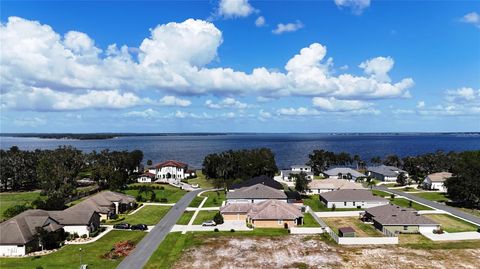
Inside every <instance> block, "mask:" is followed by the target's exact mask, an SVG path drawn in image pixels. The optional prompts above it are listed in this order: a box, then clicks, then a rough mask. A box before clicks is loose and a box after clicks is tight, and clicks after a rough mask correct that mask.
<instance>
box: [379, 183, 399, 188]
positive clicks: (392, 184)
mask: <svg viewBox="0 0 480 269" xmlns="http://www.w3.org/2000/svg"><path fill="white" fill-rule="evenodd" d="M382 186H385V187H387V188H391V187H397V183H385V184H382Z"/></svg>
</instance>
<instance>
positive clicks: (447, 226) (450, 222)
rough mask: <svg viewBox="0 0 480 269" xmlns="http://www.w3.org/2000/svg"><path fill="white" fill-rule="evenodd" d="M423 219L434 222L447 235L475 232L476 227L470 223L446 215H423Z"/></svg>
mask: <svg viewBox="0 0 480 269" xmlns="http://www.w3.org/2000/svg"><path fill="white" fill-rule="evenodd" d="M424 216H425V217H427V218H429V219H431V220H433V221H436V222H438V223H440V224H441V225H442V228H443V230H444V231H446V232H448V233H455V232H471V231H476V230H477V226H475V225H473V224H471V223H470V222H466V221H464V220H461V219H459V218H456V217H454V216H450V215H446V214H432V215H424Z"/></svg>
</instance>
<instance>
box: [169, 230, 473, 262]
mask: <svg viewBox="0 0 480 269" xmlns="http://www.w3.org/2000/svg"><path fill="white" fill-rule="evenodd" d="M479 263H480V249H465V250H462V249H456V250H417V249H410V248H403V247H398V246H385V247H380V246H362V247H358V246H355V247H343V246H336V245H328V244H326V243H325V242H323V241H320V240H319V237H314V236H305V235H290V236H285V237H248V238H246V237H220V238H210V239H206V240H205V242H204V243H203V244H202V245H200V246H197V247H195V248H192V249H189V250H187V251H185V252H184V254H183V256H182V257H181V258H180V259H179V261H178V262H177V263H176V264H175V265H174V266H173V267H172V268H188V269H196V268H199V269H200V268H205V269H212V268H215V269H217V268H218V269H220V268H224V269H233V268H242V269H247V268H248V269H249V268H325V269H327V268H335V269H336V268H342V269H343V268H345V269H358V268H373V269H378V268H382V269H403V268H405V269H414V268H425V269H430V268H432V269H450V268H472V269H475V268H479V267H478V264H479Z"/></svg>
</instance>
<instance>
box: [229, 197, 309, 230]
mask: <svg viewBox="0 0 480 269" xmlns="http://www.w3.org/2000/svg"><path fill="white" fill-rule="evenodd" d="M220 213H221V214H222V216H223V218H224V220H226V221H230V220H245V221H247V223H248V224H251V225H252V226H253V227H255V228H258V227H261V228H288V227H294V226H297V225H300V224H302V223H303V213H302V211H301V210H300V208H299V207H298V206H295V205H292V204H288V203H285V202H282V201H280V200H267V201H263V202H259V203H238V204H227V205H225V206H223V207H222V208H221V209H220Z"/></svg>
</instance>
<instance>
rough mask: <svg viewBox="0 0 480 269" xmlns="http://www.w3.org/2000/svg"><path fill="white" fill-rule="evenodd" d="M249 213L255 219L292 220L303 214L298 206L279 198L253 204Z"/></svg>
mask: <svg viewBox="0 0 480 269" xmlns="http://www.w3.org/2000/svg"><path fill="white" fill-rule="evenodd" d="M247 214H248V216H249V217H250V218H251V219H253V220H262V219H263V220H278V219H282V220H291V219H296V218H299V217H302V216H303V214H302V211H301V210H300V209H299V208H298V207H297V206H294V205H292V204H288V203H285V202H282V201H278V200H268V201H264V202H261V203H257V204H252V208H251V209H250V211H249V212H248V213H247Z"/></svg>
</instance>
